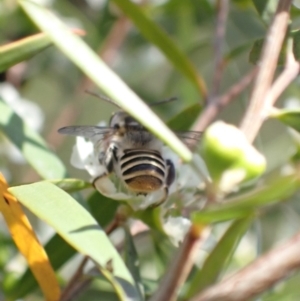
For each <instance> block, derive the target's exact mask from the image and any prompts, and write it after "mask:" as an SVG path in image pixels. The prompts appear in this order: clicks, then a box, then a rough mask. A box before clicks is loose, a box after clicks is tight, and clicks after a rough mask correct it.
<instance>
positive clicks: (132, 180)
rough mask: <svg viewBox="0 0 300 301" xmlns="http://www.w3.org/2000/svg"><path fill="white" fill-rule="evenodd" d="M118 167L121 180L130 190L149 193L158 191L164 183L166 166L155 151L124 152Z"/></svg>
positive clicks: (135, 150) (137, 150)
mask: <svg viewBox="0 0 300 301" xmlns="http://www.w3.org/2000/svg"><path fill="white" fill-rule="evenodd" d="M120 167H121V174H122V178H123V180H124V181H125V183H126V184H127V186H128V187H129V188H130V189H131V190H134V191H137V192H141V193H149V192H152V191H155V190H158V189H160V188H161V187H162V186H163V185H164V183H165V178H166V164H165V161H164V160H163V158H162V156H161V155H160V153H159V152H157V151H154V150H147V149H134V150H133V149H130V150H125V154H124V155H123V156H122V157H121V159H120Z"/></svg>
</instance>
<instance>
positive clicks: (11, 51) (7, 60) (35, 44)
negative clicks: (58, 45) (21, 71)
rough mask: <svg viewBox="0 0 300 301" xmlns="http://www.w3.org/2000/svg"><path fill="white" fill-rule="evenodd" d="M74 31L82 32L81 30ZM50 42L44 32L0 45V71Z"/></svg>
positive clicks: (28, 56) (45, 46) (29, 55)
mask: <svg viewBox="0 0 300 301" xmlns="http://www.w3.org/2000/svg"><path fill="white" fill-rule="evenodd" d="M73 32H74V33H78V34H82V33H83V31H81V30H74V31H73ZM51 44H52V41H51V40H50V39H49V37H48V36H47V35H46V34H45V33H38V34H35V35H32V36H30V37H27V38H23V39H21V40H18V41H15V42H12V43H9V44H7V45H4V46H1V47H0V72H1V71H4V70H6V69H8V68H10V67H11V66H13V65H15V64H18V63H20V62H22V61H25V60H27V59H29V58H31V57H32V56H34V55H35V54H37V53H38V52H40V51H42V50H44V49H45V48H47V47H48V46H50V45H51Z"/></svg>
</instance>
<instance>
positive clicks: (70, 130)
mask: <svg viewBox="0 0 300 301" xmlns="http://www.w3.org/2000/svg"><path fill="white" fill-rule="evenodd" d="M58 132H59V133H60V134H63V135H72V136H81V137H85V138H88V139H91V138H98V139H102V138H103V137H104V136H105V135H108V134H112V133H113V132H114V129H113V128H111V127H102V126H89V125H79V126H76V125H72V126H66V127H63V128H60V129H59V130H58Z"/></svg>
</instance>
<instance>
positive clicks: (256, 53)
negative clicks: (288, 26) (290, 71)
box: [249, 30, 300, 66]
mask: <svg viewBox="0 0 300 301" xmlns="http://www.w3.org/2000/svg"><path fill="white" fill-rule="evenodd" d="M287 37H288V38H289V39H290V40H291V41H292V45H293V48H292V49H293V53H294V56H295V59H296V60H299V58H300V30H293V31H291V32H288V33H287ZM287 37H286V39H285V41H284V42H283V45H282V48H281V50H280V53H279V58H278V62H277V65H278V66H284V65H285V62H286V54H287V47H288V39H287ZM263 44H264V39H259V40H256V41H255V42H254V44H253V46H252V48H251V51H250V54H249V61H250V63H252V64H254V65H256V64H258V63H259V60H260V55H261V52H262V48H263Z"/></svg>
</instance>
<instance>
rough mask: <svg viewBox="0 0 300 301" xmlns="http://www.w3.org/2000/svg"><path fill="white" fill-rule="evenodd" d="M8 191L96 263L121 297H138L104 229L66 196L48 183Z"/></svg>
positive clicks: (23, 186)
mask: <svg viewBox="0 0 300 301" xmlns="http://www.w3.org/2000/svg"><path fill="white" fill-rule="evenodd" d="M10 191H11V192H12V193H13V194H14V195H15V196H16V197H17V198H18V199H19V200H20V202H22V204H23V205H25V206H26V207H27V208H28V209H30V210H31V211H32V212H33V213H34V214H36V215H37V216H38V217H39V218H41V219H42V220H44V221H45V222H47V223H48V224H49V225H50V226H52V227H53V228H54V229H55V230H56V231H57V233H58V234H60V235H61V237H62V238H63V239H64V240H66V241H67V242H68V243H69V244H70V245H71V246H73V248H75V249H76V250H78V251H79V252H80V253H82V254H84V255H86V256H89V257H90V258H91V259H92V260H94V261H95V262H96V263H97V264H99V266H100V267H101V271H102V273H105V275H106V276H107V275H108V274H109V276H107V277H108V280H109V281H111V283H112V285H113V286H114V287H118V288H119V289H122V293H121V294H122V298H123V300H139V297H138V293H137V291H136V289H135V287H134V280H133V278H132V276H131V274H130V273H129V271H128V269H127V268H126V266H125V264H124V262H123V261H122V259H121V257H120V255H119V254H118V252H117V251H116V249H115V248H114V247H113V245H112V244H111V242H110V240H109V239H108V237H107V236H106V234H105V232H104V231H103V230H102V229H101V227H100V226H99V225H98V224H97V222H96V220H95V219H94V218H93V217H92V216H91V215H90V214H89V212H88V211H86V210H85V209H84V208H83V207H82V206H81V205H80V204H78V203H77V202H76V201H75V200H74V199H73V198H72V197H71V196H70V195H68V194H67V193H66V192H64V191H63V190H61V189H59V188H58V187H56V186H55V185H54V184H51V183H49V182H38V183H34V184H30V185H22V186H17V187H13V188H10ZM108 262H111V263H112V270H113V275H110V272H109V271H108V270H106V269H105V267H106V265H107V264H108ZM118 293H119V294H120V291H118Z"/></svg>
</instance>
